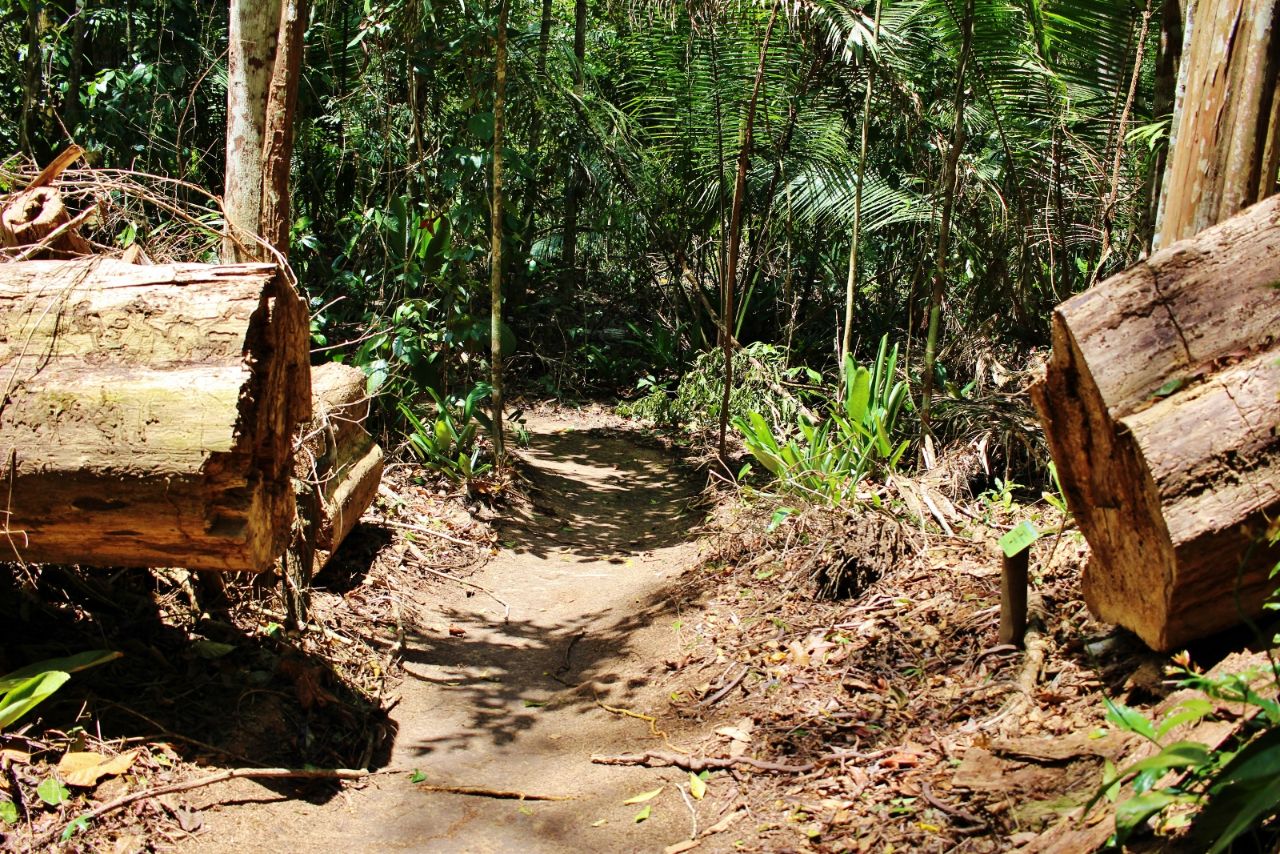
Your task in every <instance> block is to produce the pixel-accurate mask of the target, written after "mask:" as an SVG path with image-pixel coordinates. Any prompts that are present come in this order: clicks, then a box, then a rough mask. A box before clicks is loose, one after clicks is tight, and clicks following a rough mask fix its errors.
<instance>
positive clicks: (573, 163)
mask: <svg viewBox="0 0 1280 854" xmlns="http://www.w3.org/2000/svg"><path fill="white" fill-rule="evenodd" d="M586 56H587V0H574V4H573V57H574V66H573V94H574V96H575V97H576V98H577V99H578V101H579V103H581V101H582V97H583V94H584V93H585V92H586V76H585V71H584V68H583V63H584V62H585V60H586ZM577 142H578V141H577V140H576V139H575V140H574V146H573V148H571V149H570V150H569V154H568V166H567V168H566V170H565V187H564V232H563V233H562V235H561V241H562V242H561V246H560V266H561V267H562V268H563V270H564V277H565V278H564V282H565V283H566V284H568V285H573V284H574V283H576V282H577V278H578V277H577V273H576V270H577V267H576V265H577V263H578V260H577V259H578V208H579V196H580V194H581V192H582V166H581V164H580V163H579V162H578V161H579V158H580V156H581V151H580V148H581V146H579V145H577Z"/></svg>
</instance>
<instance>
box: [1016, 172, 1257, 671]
mask: <svg viewBox="0 0 1280 854" xmlns="http://www.w3.org/2000/svg"><path fill="white" fill-rule="evenodd" d="M1277 281H1280V197H1275V198H1272V199H1269V200H1267V201H1265V202H1262V203H1261V204H1258V205H1256V206H1254V207H1252V208H1250V209H1249V210H1247V211H1245V212H1244V213H1242V214H1240V215H1238V216H1236V217H1234V218H1232V219H1230V220H1228V221H1227V222H1224V223H1222V224H1220V225H1218V226H1215V227H1213V228H1211V229H1209V230H1207V231H1204V232H1201V233H1200V234H1199V235H1197V236H1196V237H1194V238H1191V239H1190V240H1185V241H1182V242H1180V243H1177V244H1174V245H1173V246H1170V247H1168V248H1167V249H1164V250H1162V251H1160V252H1157V253H1156V254H1154V255H1152V256H1151V257H1150V258H1149V259H1147V260H1146V261H1144V262H1142V263H1140V264H1138V265H1136V266H1134V267H1132V268H1130V269H1129V270H1127V271H1125V272H1123V273H1121V274H1119V275H1117V276H1114V277H1112V278H1111V279H1109V280H1107V281H1106V282H1104V283H1102V284H1101V285H1099V286H1098V287H1096V288H1093V289H1091V290H1089V291H1086V292H1084V293H1082V294H1079V295H1078V296H1076V297H1073V298H1072V299H1070V300H1068V301H1067V302H1065V303H1063V304H1062V305H1060V306H1059V307H1058V308H1057V310H1056V311H1055V312H1054V316H1053V356H1052V358H1051V359H1050V361H1049V363H1048V365H1047V367H1046V372H1045V376H1044V377H1043V378H1042V379H1041V380H1040V381H1038V382H1037V383H1036V384H1035V385H1034V386H1033V387H1032V398H1033V400H1034V402H1035V404H1036V408H1037V410H1038V411H1039V414H1040V418H1041V421H1042V422H1043V424H1044V427H1045V434H1046V437H1047V439H1048V442H1049V445H1050V448H1051V449H1052V451H1053V457H1054V460H1055V461H1056V462H1057V465H1058V473H1059V476H1060V478H1061V482H1062V487H1063V491H1064V494H1065V496H1066V499H1067V503H1068V505H1069V506H1070V508H1071V511H1072V512H1073V513H1074V514H1075V518H1076V520H1077V521H1078V523H1079V526H1080V530H1081V531H1082V532H1083V533H1084V535H1085V537H1086V539H1087V540H1088V541H1089V545H1090V546H1091V547H1092V558H1091V560H1090V562H1089V564H1088V566H1087V567H1086V569H1085V574H1084V582H1083V587H1084V594H1085V599H1086V601H1087V602H1088V604H1089V607H1090V609H1091V610H1092V611H1093V612H1094V614H1096V615H1097V616H1098V617H1100V618H1101V619H1103V620H1107V621H1109V622H1113V623H1118V624H1120V625H1122V626H1124V627H1126V628H1128V629H1131V630H1132V631H1134V632H1135V633H1137V634H1138V635H1139V636H1140V637H1141V638H1142V639H1143V640H1144V641H1145V642H1146V643H1147V644H1148V645H1149V646H1151V647H1152V648H1153V649H1156V650H1169V649H1173V648H1175V647H1177V646H1179V645H1181V644H1185V643H1186V642H1188V641H1190V640H1193V639H1195V638H1199V637H1204V636H1206V635H1208V634H1211V633H1213V632H1215V631H1218V630H1221V629H1225V628H1227V627H1230V626H1232V625H1234V624H1236V623H1238V622H1239V621H1240V620H1241V619H1242V618H1244V617H1248V616H1250V615H1252V614H1255V613H1257V612H1258V611H1259V610H1260V608H1261V606H1262V603H1263V601H1264V599H1265V597H1266V596H1267V595H1268V594H1269V593H1270V592H1271V590H1272V588H1273V584H1272V582H1270V581H1269V579H1268V572H1269V570H1270V569H1271V567H1273V566H1275V564H1276V562H1277V559H1280V550H1277V549H1274V548H1268V547H1266V546H1265V545H1264V544H1261V543H1260V542H1259V540H1260V538H1261V537H1262V535H1263V533H1264V531H1265V529H1266V524H1267V520H1268V519H1269V518H1274V514H1275V513H1276V512H1277V511H1280V435H1278V434H1277V431H1276V430H1275V429H1274V425H1275V424H1276V423H1278V422H1280V368H1277V367H1276V364H1275V363H1276V360H1277V357H1278V356H1280V342H1278V340H1277V337H1278V336H1280V291H1277V290H1276V288H1275V287H1274V286H1275V284H1276V282H1277Z"/></svg>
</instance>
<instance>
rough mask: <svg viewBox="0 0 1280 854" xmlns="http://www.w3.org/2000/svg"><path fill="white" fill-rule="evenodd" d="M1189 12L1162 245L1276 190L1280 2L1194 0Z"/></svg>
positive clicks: (1159, 233)
mask: <svg viewBox="0 0 1280 854" xmlns="http://www.w3.org/2000/svg"><path fill="white" fill-rule="evenodd" d="M1187 19H1188V20H1187V26H1186V31H1187V33H1186V34H1187V41H1186V43H1185V44H1186V49H1185V50H1184V51H1183V57H1182V68H1181V69H1180V71H1179V78H1180V81H1182V82H1180V84H1179V89H1180V90H1182V91H1180V93H1179V100H1180V109H1178V110H1177V113H1176V115H1175V119H1174V120H1175V124H1176V127H1175V128H1173V130H1172V131H1171V150H1170V154H1169V157H1168V166H1167V168H1166V171H1165V177H1164V182H1163V184H1164V186H1163V195H1162V198H1161V202H1160V214H1159V221H1158V222H1157V224H1156V234H1155V238H1154V240H1153V241H1152V243H1153V246H1154V247H1155V248H1156V249H1158V248H1160V247H1162V246H1167V245H1169V244H1171V243H1173V242H1175V241H1177V240H1182V239H1184V238H1187V237H1191V236H1192V235H1194V234H1196V233H1198V232H1200V231H1203V230H1204V229H1205V228H1208V227H1209V226H1211V225H1213V224H1214V223H1217V222H1221V221H1222V220H1224V219H1226V218H1227V217H1229V216H1232V215H1233V214H1235V213H1237V212H1239V211H1241V210H1243V209H1244V208H1245V207H1247V206H1249V205H1251V204H1253V203H1255V202H1258V201H1261V200H1262V199H1264V198H1266V197H1267V196H1269V195H1271V194H1272V193H1274V192H1275V191H1276V189H1277V186H1276V175H1277V170H1278V169H1280V87H1277V76H1278V75H1280V36H1278V35H1277V32H1280V0H1198V2H1192V3H1188V11H1187Z"/></svg>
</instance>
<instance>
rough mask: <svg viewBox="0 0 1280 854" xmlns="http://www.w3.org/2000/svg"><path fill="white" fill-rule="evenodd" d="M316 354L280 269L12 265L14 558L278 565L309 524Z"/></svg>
mask: <svg viewBox="0 0 1280 854" xmlns="http://www.w3.org/2000/svg"><path fill="white" fill-rule="evenodd" d="M307 343H308V337H307V318H306V307H305V305H304V304H303V302H302V300H301V299H300V297H299V296H298V295H297V293H296V291H295V290H294V289H293V288H292V287H291V286H290V285H289V284H288V283H287V282H286V281H285V280H284V278H283V277H282V276H281V275H279V274H278V273H277V270H276V268H275V267H274V266H273V265H266V264H245V265H226V266H210V265H201V264H179V265H166V266H136V265H132V264H126V263H122V262H120V261H116V260H112V259H101V258H91V259H83V260H77V261H31V262H25V263H13V264H0V480H2V482H3V484H4V493H5V496H6V497H5V499H4V505H3V507H2V508H0V509H3V510H5V511H6V512H7V516H8V519H7V521H8V526H7V527H8V532H9V536H8V538H7V539H8V543H9V544H11V545H12V547H13V552H15V553H16V556H17V557H19V558H21V559H22V560H28V561H37V562H64V563H86V564H92V565H116V566H181V567H186V568H190V569H215V570H263V569H266V568H267V567H269V566H270V565H271V563H272V562H273V561H274V559H275V558H276V557H277V556H279V555H280V554H281V552H283V550H284V548H285V545H286V544H287V542H288V535H289V530H290V524H291V522H292V520H293V516H294V497H293V488H292V482H291V478H290V475H291V473H292V471H291V465H292V456H293V446H292V443H293V435H294V430H295V428H296V426H297V425H298V424H299V423H300V422H301V421H303V420H305V419H306V418H307V416H308V415H309V412H310V404H311V398H310V374H309V370H308V365H307ZM4 522H5V518H4V517H3V516H0V532H2V531H4V529H5V524H4ZM3 544H4V538H0V545H3ZM8 550H9V549H8V548H7V547H6V551H8Z"/></svg>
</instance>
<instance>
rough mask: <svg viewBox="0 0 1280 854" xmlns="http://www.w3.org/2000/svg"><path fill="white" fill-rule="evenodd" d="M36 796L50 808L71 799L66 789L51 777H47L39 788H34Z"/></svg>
mask: <svg viewBox="0 0 1280 854" xmlns="http://www.w3.org/2000/svg"><path fill="white" fill-rule="evenodd" d="M36 794H37V795H39V796H40V800H42V801H44V802H45V803H46V804H48V805H49V806H51V807H56V806H58V805H59V804H64V803H66V802H67V800H68V799H70V797H71V792H69V791H68V790H67V787H66V786H64V785H62V784H61V783H59V782H58V781H57V779H55V778H53V777H49V778H48V779H46V780H44V781H43V782H42V783H41V784H40V785H39V786H36Z"/></svg>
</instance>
